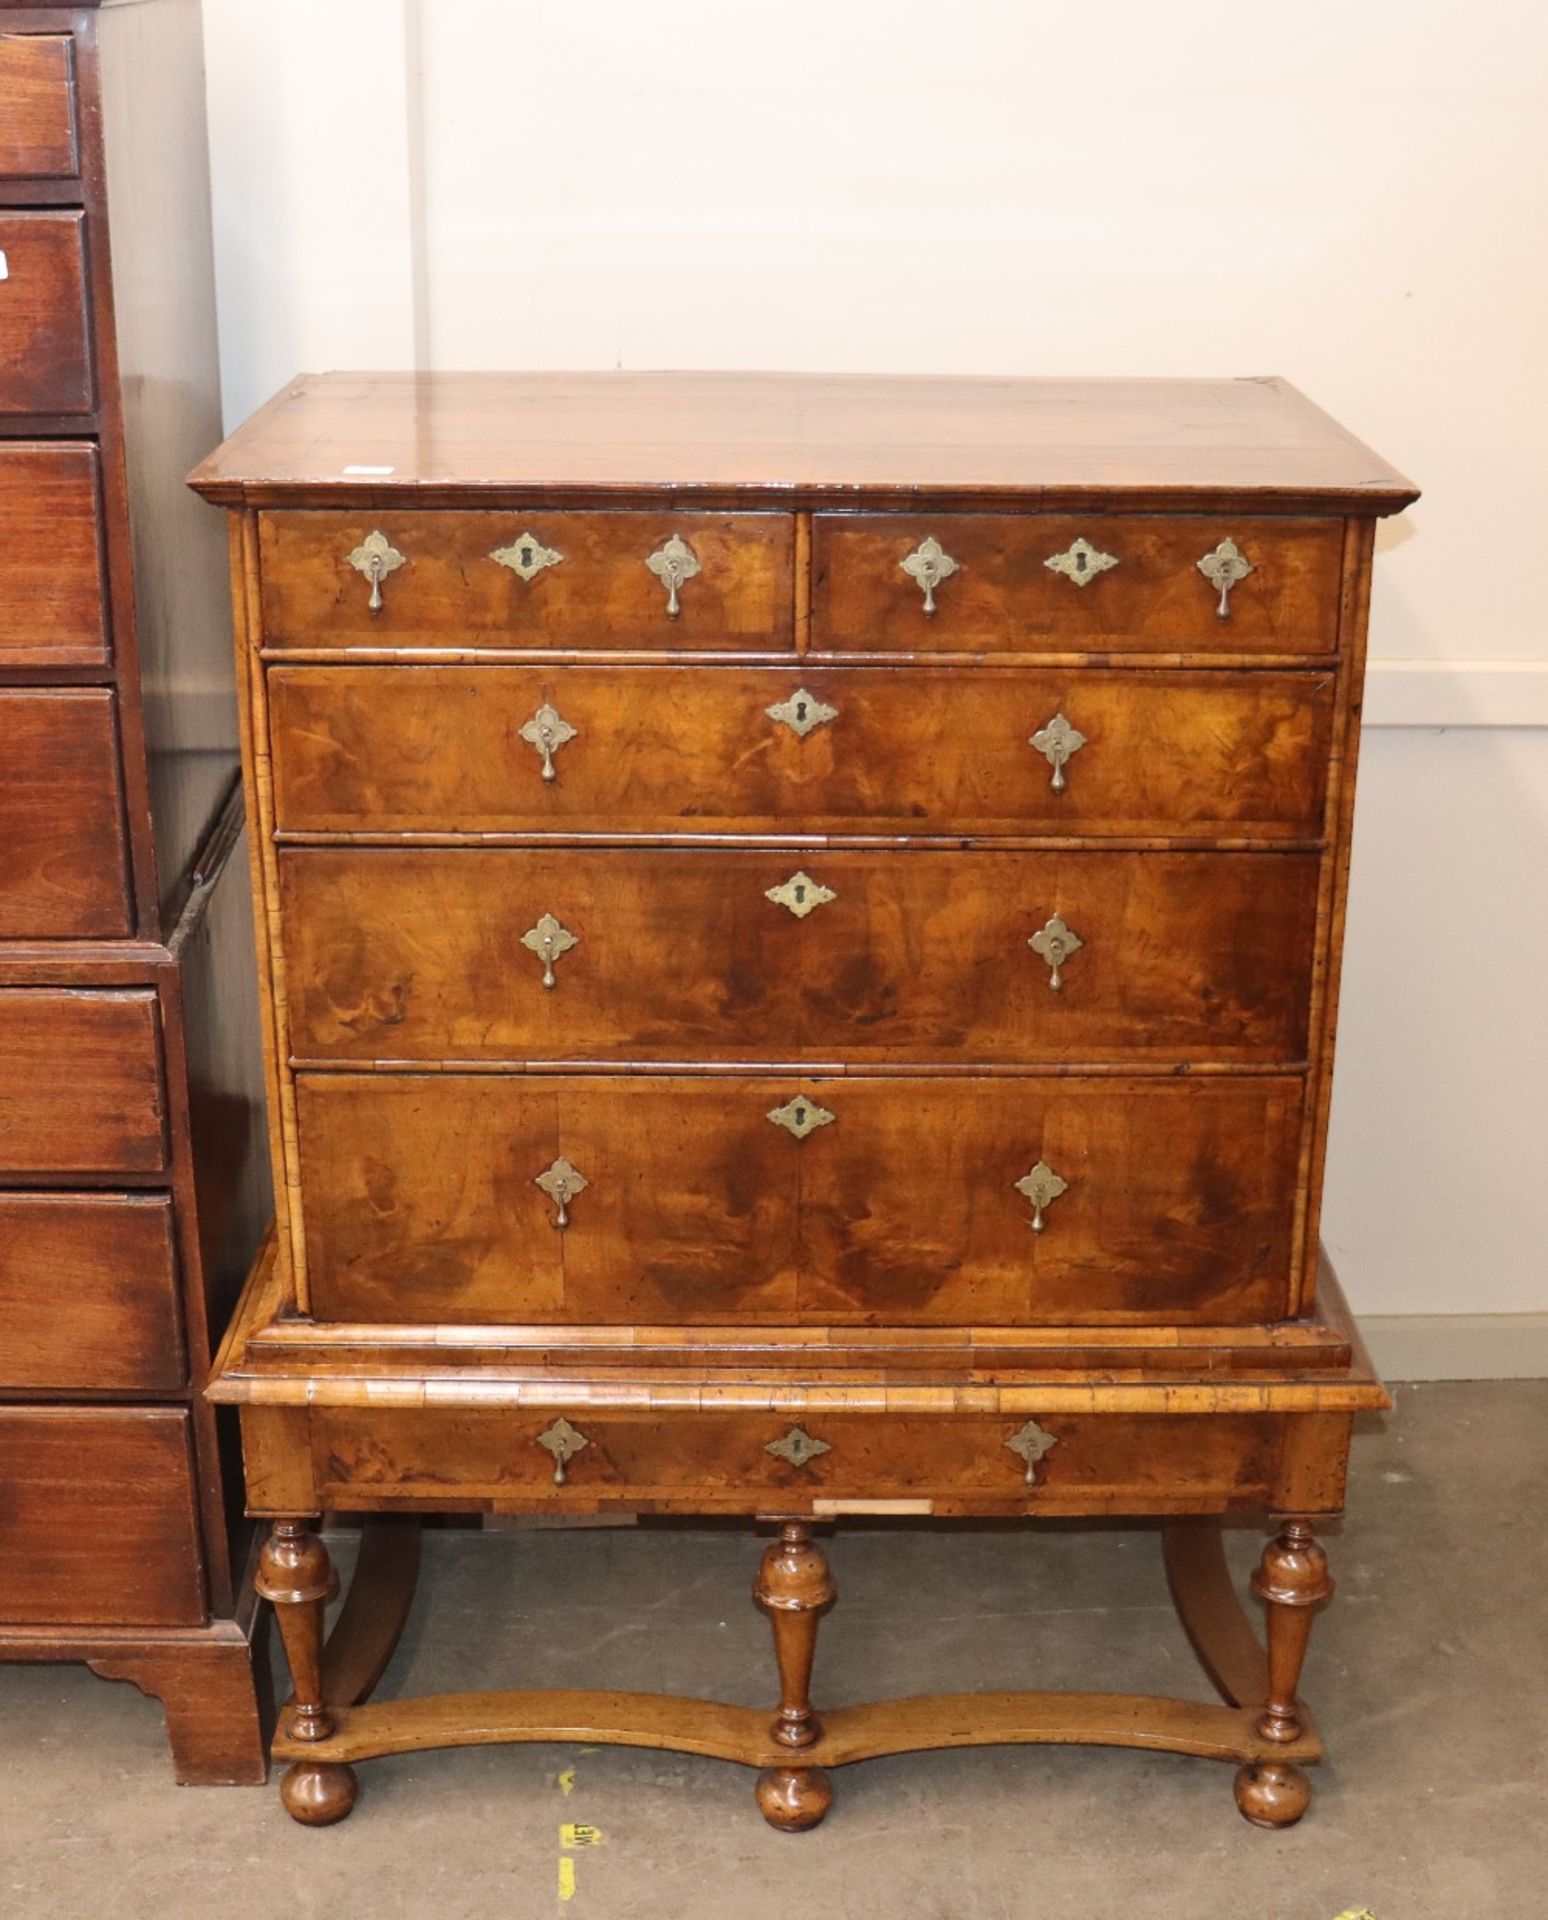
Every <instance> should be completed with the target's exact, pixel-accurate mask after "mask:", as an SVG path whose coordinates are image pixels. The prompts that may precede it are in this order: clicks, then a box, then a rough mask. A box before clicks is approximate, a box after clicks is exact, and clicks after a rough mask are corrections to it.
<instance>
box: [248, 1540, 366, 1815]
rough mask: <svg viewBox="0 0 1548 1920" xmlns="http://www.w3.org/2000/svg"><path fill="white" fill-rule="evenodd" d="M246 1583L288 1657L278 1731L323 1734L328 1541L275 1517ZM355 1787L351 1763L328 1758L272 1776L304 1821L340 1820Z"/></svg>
mask: <svg viewBox="0 0 1548 1920" xmlns="http://www.w3.org/2000/svg"><path fill="white" fill-rule="evenodd" d="M254 1584H255V1586H256V1587H257V1590H258V1592H259V1594H260V1595H261V1596H262V1597H263V1598H264V1599H265V1600H267V1601H269V1602H270V1604H271V1605H272V1606H273V1608H274V1617H275V1619H276V1620H277V1621H278V1622H279V1630H280V1638H281V1639H282V1640H283V1641H284V1643H285V1658H286V1659H287V1660H288V1661H289V1662H290V1673H291V1679H292V1680H293V1682H294V1685H295V1691H294V1695H293V1697H292V1699H291V1703H290V1707H289V1710H288V1714H287V1719H286V1731H287V1732H288V1733H289V1735H290V1737H291V1739H293V1740H326V1739H327V1737H328V1735H329V1734H330V1733H332V1731H333V1718H332V1716H331V1715H330V1714H329V1712H328V1709H327V1707H326V1705H325V1704H324V1701H323V1682H322V1671H323V1616H324V1613H325V1611H326V1609H327V1605H328V1602H329V1601H330V1600H331V1599H332V1598H333V1596H334V1595H335V1594H336V1593H337V1592H338V1590H339V1577H338V1575H337V1573H335V1572H334V1569H333V1563H332V1562H331V1561H330V1560H329V1558H328V1549H327V1548H326V1547H325V1546H324V1545H323V1543H322V1541H321V1540H319V1539H318V1537H317V1535H316V1534H315V1533H313V1532H312V1530H311V1528H310V1527H309V1526H308V1525H307V1522H306V1521H305V1520H276V1521H275V1523H274V1531H273V1532H272V1533H271V1534H270V1536H269V1538H268V1540H267V1541H266V1542H265V1543H264V1548H263V1552H262V1553H261V1554H260V1556H259V1559H258V1577H257V1580H256V1581H255V1582H254ZM358 1792H359V1787H358V1785H357V1783H356V1780H355V1774H354V1769H353V1768H351V1767H346V1766H340V1765H338V1764H336V1763H330V1762H317V1763H315V1764H310V1763H307V1762H305V1761H298V1762H297V1763H296V1764H295V1765H294V1766H293V1767H291V1768H290V1769H289V1771H288V1772H287V1773H286V1774H285V1777H284V1779H283V1780H281V1782H280V1799H281V1800H282V1801H283V1802H284V1806H285V1811H286V1812H287V1813H288V1814H289V1815H290V1817H291V1818H292V1819H293V1820H299V1821H300V1822H301V1824H302V1825H303V1826H307V1827H327V1826H331V1825H332V1824H333V1822H334V1821H335V1820H342V1819H343V1818H344V1816H345V1814H346V1813H348V1812H349V1810H350V1808H351V1807H352V1806H353V1805H354V1804H355V1795H356V1794H357V1793H358Z"/></svg>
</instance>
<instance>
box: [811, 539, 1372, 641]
mask: <svg viewBox="0 0 1548 1920" xmlns="http://www.w3.org/2000/svg"><path fill="white" fill-rule="evenodd" d="M1343 540H1344V529H1343V523H1342V522H1341V521H1338V520H1290V519H1239V518H1238V519H1224V520H1223V519H1212V518H1202V517H1200V518H1192V517H1176V518H1173V517H1163V516H1160V515H1156V514H1112V515H1104V514H1088V515H1086V516H1085V517H1084V518H1070V517H1068V516H1065V515H1055V514H1036V515H1012V514H937V515H936V516H934V517H933V518H930V517H925V518H915V517H912V516H908V517H905V516H902V515H890V514H818V515H817V516H816V518H815V520H814V521H813V525H812V561H813V572H814V579H813V590H812V645H813V647H814V648H819V649H826V648H832V649H834V650H836V651H839V652H855V651H865V650H867V649H869V650H872V651H876V650H894V649H896V650H900V651H906V652H911V653H915V652H925V653H937V652H951V651H953V650H957V651H966V652H985V653H996V652H999V653H1017V652H1022V653H1040V652H1051V653H1078V652H1081V651H1084V650H1086V649H1088V648H1100V649H1103V650H1105V651H1110V652H1126V653H1152V652H1157V653H1194V652H1197V653H1226V654H1232V653H1241V654H1331V653H1332V652H1333V651H1334V649H1335V648H1336V647H1337V645H1338V616H1339V597H1340V596H1339V584H1340V576H1341V572H1342V566H1343ZM1224 542H1229V543H1230V546H1229V547H1228V548H1224V549H1223V548H1222V543H1224ZM929 543H933V545H931V544H929ZM921 548H923V554H922V555H921ZM936 549H939V550H940V551H941V552H942V553H944V556H945V558H944V559H939V558H935V550H936ZM1233 554H1234V555H1236V556H1238V558H1236V559H1233V558H1232V555H1233ZM1216 556H1218V557H1216ZM932 559H934V562H935V564H934V568H933V570H932V567H931V564H930V563H931V561H932ZM1201 560H1202V561H1204V562H1205V570H1201V569H1200V565H1199V562H1200V561H1201ZM1050 563H1052V564H1050ZM1222 566H1225V567H1227V568H1228V571H1229V577H1228V576H1227V575H1226V574H1222V572H1221V568H1222ZM1243 566H1245V567H1248V568H1250V569H1251V571H1250V572H1241V571H1240V569H1241V568H1242V567H1243ZM1223 587H1224V589H1225V592H1224V599H1223V602H1222V588H1223ZM1222 605H1223V608H1224V611H1222Z"/></svg>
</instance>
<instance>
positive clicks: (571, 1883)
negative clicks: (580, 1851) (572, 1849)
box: [559, 1853, 575, 1900]
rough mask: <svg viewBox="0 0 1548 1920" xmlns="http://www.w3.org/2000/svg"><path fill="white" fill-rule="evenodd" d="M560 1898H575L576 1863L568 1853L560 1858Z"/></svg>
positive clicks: (562, 1854)
mask: <svg viewBox="0 0 1548 1920" xmlns="http://www.w3.org/2000/svg"><path fill="white" fill-rule="evenodd" d="M559 1898H560V1899H561V1900H573V1899H574V1898H575V1862H574V1861H573V1860H572V1859H571V1858H570V1856H569V1855H568V1854H567V1853H561V1854H560V1856H559Z"/></svg>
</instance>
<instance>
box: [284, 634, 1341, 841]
mask: <svg viewBox="0 0 1548 1920" xmlns="http://www.w3.org/2000/svg"><path fill="white" fill-rule="evenodd" d="M268 684H269V696H270V721H271V730H272V747H273V755H274V789H275V804H276V809H277V815H278V824H279V827H280V829H281V830H282V831H293V832H310V833H352V832H361V831H372V832H378V833H393V834H396V833H416V832H458V831H460V832H467V833H477V832H499V831H510V832H542V831H545V830H549V831H563V832H575V831H577V830H581V831H595V832H607V831H613V832H621V833H667V832H678V833H682V832H691V833H739V832H740V833H756V834H784V835H789V834H793V833H803V832H804V833H845V832H850V833H871V832H875V833H886V834H930V833H937V834H950V835H952V836H954V837H957V836H963V835H976V834H986V835H990V834H1021V833H1037V834H1054V835H1062V834H1070V835H1086V836H1093V837H1118V836H1144V835H1157V836H1160V835H1165V836H1169V837H1174V838H1177V839H1179V840H1203V839H1212V838H1217V837H1228V838H1243V839H1261V840H1265V841H1269V842H1275V841H1284V840H1287V839H1291V840H1293V839H1308V838H1314V837H1316V836H1317V835H1319V834H1320V833H1321V831H1322V824H1323V819H1322V816H1323V793H1324V786H1325V780H1326V773H1327V759H1328V753H1329V745H1330V738H1331V721H1332V713H1333V692H1334V676H1333V675H1332V674H1331V673H1291V672H1254V673H1232V672H1194V673H1186V672H1162V671H1144V670H1141V671H1136V672H1128V673H1125V672H1114V671H1101V670H1075V671H1071V672H1066V673H1058V672H1048V671H1036V672H1034V671H1023V670H1011V669H994V668H982V669H955V670H953V669H931V668H928V667H912V668H898V669H896V670H894V669H889V668H875V667H872V668H866V667H856V668H844V667H840V668H833V667H829V668H823V667H813V666H810V665H809V664H806V663H803V664H802V666H801V669H800V671H799V673H798V672H797V671H795V670H794V668H792V669H789V670H786V669H775V668H760V669H746V668H740V667H727V666H712V667H703V668H700V669H697V670H686V671H685V670H683V669H681V668H655V667H616V668H609V669H596V668H590V667H573V668H568V667H567V668H563V669H550V670H548V671H543V670H540V669H533V668H522V667H509V668H508V667H493V666H467V667H434V666H365V667H347V666H316V667H288V666H280V667H276V668H274V669H272V670H271V672H270V674H269V682H268Z"/></svg>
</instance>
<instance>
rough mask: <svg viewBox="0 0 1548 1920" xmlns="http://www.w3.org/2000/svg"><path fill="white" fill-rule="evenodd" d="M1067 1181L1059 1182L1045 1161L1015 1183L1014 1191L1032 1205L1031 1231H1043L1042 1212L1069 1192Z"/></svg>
mask: <svg viewBox="0 0 1548 1920" xmlns="http://www.w3.org/2000/svg"><path fill="white" fill-rule="evenodd" d="M1069 1185H1070V1183H1069V1181H1068V1180H1061V1179H1060V1178H1059V1176H1058V1174H1056V1173H1055V1172H1054V1170H1053V1168H1052V1167H1051V1166H1049V1164H1048V1162H1047V1161H1046V1160H1039V1161H1038V1163H1037V1165H1036V1166H1035V1167H1034V1168H1033V1169H1032V1171H1031V1172H1030V1173H1024V1174H1023V1175H1022V1176H1021V1178H1020V1179H1019V1180H1018V1181H1017V1182H1016V1191H1017V1193H1019V1194H1022V1195H1024V1196H1025V1198H1026V1199H1028V1200H1030V1201H1031V1203H1032V1231H1033V1232H1034V1233H1041V1232H1042V1231H1043V1210H1044V1209H1045V1208H1046V1207H1051V1206H1052V1205H1053V1203H1054V1202H1055V1200H1057V1199H1058V1197H1059V1195H1060V1194H1061V1193H1067V1192H1068V1191H1069Z"/></svg>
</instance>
